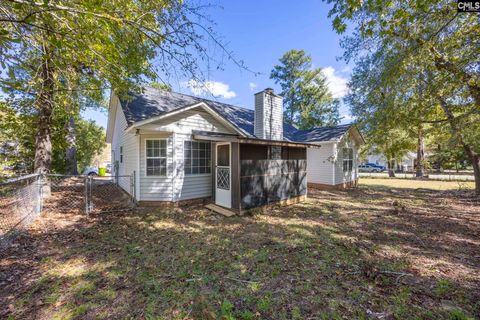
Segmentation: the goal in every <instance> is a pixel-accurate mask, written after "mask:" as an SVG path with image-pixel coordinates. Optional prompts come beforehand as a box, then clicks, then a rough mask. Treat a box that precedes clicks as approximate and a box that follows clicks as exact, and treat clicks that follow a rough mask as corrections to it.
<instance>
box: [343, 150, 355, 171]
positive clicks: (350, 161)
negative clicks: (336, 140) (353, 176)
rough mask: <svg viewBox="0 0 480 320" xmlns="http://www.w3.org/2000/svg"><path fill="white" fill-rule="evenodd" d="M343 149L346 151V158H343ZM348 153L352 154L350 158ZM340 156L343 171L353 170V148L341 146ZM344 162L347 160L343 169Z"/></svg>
mask: <svg viewBox="0 0 480 320" xmlns="http://www.w3.org/2000/svg"><path fill="white" fill-rule="evenodd" d="M345 150H347V152H346V153H347V157H346V158H345ZM350 155H351V156H352V157H351V158H350ZM342 158H343V162H342V165H343V172H352V171H353V162H354V158H355V154H354V152H353V148H349V147H345V148H342ZM345 162H347V167H346V170H345Z"/></svg>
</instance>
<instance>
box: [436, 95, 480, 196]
mask: <svg viewBox="0 0 480 320" xmlns="http://www.w3.org/2000/svg"><path fill="white" fill-rule="evenodd" d="M438 99H439V101H440V106H441V107H442V110H443V111H444V112H445V114H446V115H447V119H448V122H449V124H450V129H451V131H452V135H453V136H454V137H456V138H457V139H458V142H459V143H460V144H461V145H462V147H463V150H464V151H465V154H466V155H467V156H468V157H469V158H470V161H471V162H472V166H473V175H474V177H475V193H476V194H479V195H480V157H479V155H478V154H477V153H476V152H475V151H474V149H473V147H472V146H471V145H470V144H467V143H466V142H465V139H463V135H462V132H461V131H460V128H459V126H458V123H457V119H456V118H455V116H454V115H453V112H452V110H450V108H449V106H448V104H447V102H446V101H445V100H443V99H441V98H440V97H439V98H438Z"/></svg>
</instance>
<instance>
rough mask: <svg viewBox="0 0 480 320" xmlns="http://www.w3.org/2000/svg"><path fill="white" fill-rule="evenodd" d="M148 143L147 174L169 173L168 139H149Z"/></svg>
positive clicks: (159, 174) (163, 174) (160, 174)
mask: <svg viewBox="0 0 480 320" xmlns="http://www.w3.org/2000/svg"><path fill="white" fill-rule="evenodd" d="M145 144H146V150H145V151H146V174H147V176H166V175H167V140H166V139H147V140H146V141H145Z"/></svg>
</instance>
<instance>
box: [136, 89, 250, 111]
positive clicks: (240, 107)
mask: <svg viewBox="0 0 480 320" xmlns="http://www.w3.org/2000/svg"><path fill="white" fill-rule="evenodd" d="M145 88H150V89H153V90H156V91H162V92H166V93H173V94H178V95H182V96H187V97H190V98H194V99H199V100H204V101H208V102H214V103H219V104H223V105H225V106H229V107H233V108H237V109H244V110H249V111H252V112H254V110H253V109H249V108H247V107H242V106H236V105H233V104H229V103H225V102H220V101H215V100H211V99H206V98H201V97H198V96H194V95H191V94H186V93H182V92H177V91H168V90H164V89H158V88H154V87H151V86H145Z"/></svg>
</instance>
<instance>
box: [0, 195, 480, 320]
mask: <svg viewBox="0 0 480 320" xmlns="http://www.w3.org/2000/svg"><path fill="white" fill-rule="evenodd" d="M442 199H444V198H437V197H436V196H435V194H427V195H425V194H423V195H421V196H418V195H416V194H413V195H412V193H411V192H409V191H405V190H395V191H394V192H391V191H385V190H378V189H360V190H354V191H349V192H345V191H335V192H318V191H312V192H311V193H310V199H309V200H308V202H306V203H304V204H298V205H294V206H289V207H283V208H272V209H271V210H269V211H268V212H267V214H264V215H256V216H253V217H235V218H221V217H218V216H215V215H212V214H210V213H209V212H207V211H205V210H204V209H202V208H201V207H194V206H192V207H186V208H165V209H151V208H148V209H141V210H138V211H137V212H135V213H126V214H121V213H118V214H105V215H97V216H92V217H88V218H87V217H84V216H75V215H72V216H68V215H65V214H63V215H57V216H55V215H51V216H49V218H48V219H45V220H44V221H43V225H42V224H41V225H40V226H39V227H38V228H37V229H35V230H32V231H31V232H30V233H29V234H28V235H25V236H24V237H21V238H19V239H18V242H17V243H16V245H17V246H16V247H13V248H11V249H10V250H9V251H7V252H5V253H4V256H3V257H2V263H1V265H0V271H1V276H0V282H1V283H2V284H3V288H2V289H0V299H1V302H2V304H1V305H2V306H3V310H2V311H0V312H1V314H0V317H6V316H9V315H10V316H14V317H16V318H21V319H39V318H45V319H47V318H54V317H58V318H155V317H156V318H167V319H184V318H194V319H215V318H222V317H223V318H227V319H228V318H229V317H234V318H239V319H254V318H262V319H282V318H284V319H291V318H303V317H305V318H322V317H324V318H335V317H347V318H361V317H370V318H382V317H383V318H392V317H396V318H431V319H438V318H449V317H450V316H452V314H457V315H460V316H461V315H470V316H476V317H478V316H480V313H479V310H478V307H479V305H478V303H477V301H478V299H479V297H480V296H479V289H478V288H479V282H478V281H479V277H478V271H479V264H478V263H476V262H477V261H478V256H476V257H475V255H474V253H473V251H475V250H477V252H478V238H476V237H475V232H476V235H478V234H479V233H478V231H479V230H480V227H479V225H478V222H479V221H478V217H477V219H476V220H474V219H472V215H473V214H474V213H470V214H466V215H465V213H462V212H456V213H454V212H452V211H451V210H450V211H449V210H448V208H449V204H443V202H442V201H443V200H442ZM449 200H450V202H451V203H450V205H451V204H452V203H453V202H455V203H459V202H461V201H463V200H462V199H460V200H459V199H456V198H449ZM395 201H397V202H398V204H396V205H393V203H394V202H395ZM445 211H446V212H445ZM473 211H474V210H472V212H473ZM476 213H477V216H478V208H477V209H476ZM462 214H463V215H462ZM62 222H64V223H62ZM450 233H453V234H455V235H457V236H458V238H457V239H455V238H453V237H450V236H448V235H449V234H450ZM446 238H448V241H444V242H442V240H445V239H446ZM475 241H477V242H475ZM417 258H418V259H426V260H435V259H439V260H442V261H447V262H449V263H450V264H451V265H453V266H457V267H458V268H463V269H465V270H473V271H476V275H465V277H464V278H458V277H454V276H452V277H449V274H448V273H441V272H440V273H439V274H438V276H434V275H430V274H428V273H425V272H424V270H423V269H422V268H425V269H428V268H429V266H422V268H420V269H419V268H418V267H419V266H418V265H416V261H417V260H415V259H417ZM418 261H422V260H418ZM475 263H476V264H475ZM476 303H477V304H476Z"/></svg>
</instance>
